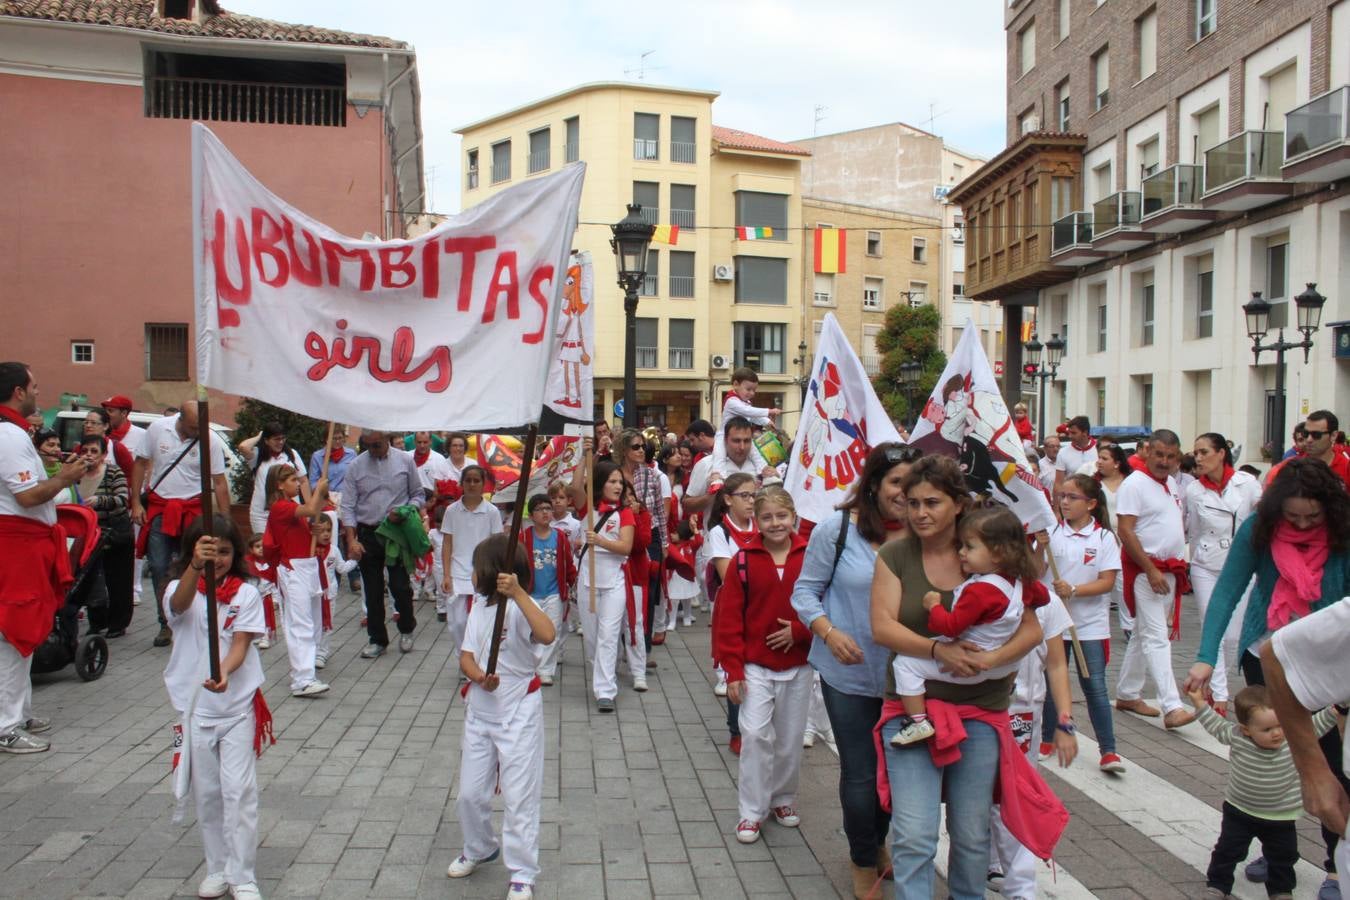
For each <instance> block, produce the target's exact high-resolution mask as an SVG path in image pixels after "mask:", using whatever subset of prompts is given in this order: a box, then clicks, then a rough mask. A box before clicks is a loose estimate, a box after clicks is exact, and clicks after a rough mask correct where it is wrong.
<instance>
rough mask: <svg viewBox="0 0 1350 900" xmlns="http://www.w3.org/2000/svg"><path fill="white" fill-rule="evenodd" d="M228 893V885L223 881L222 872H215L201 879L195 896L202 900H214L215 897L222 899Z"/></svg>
mask: <svg viewBox="0 0 1350 900" xmlns="http://www.w3.org/2000/svg"><path fill="white" fill-rule="evenodd" d="M229 892H230V883H229V882H228V881H226V880H225V875H224V873H222V872H216V873H214V874H211V875H207V876H206V877H205V878H203V879H202V883H201V884H199V885H197V896H198V897H202V898H203V900H214V898H216V897H224V896H225V895H226V894H228V893H229Z"/></svg>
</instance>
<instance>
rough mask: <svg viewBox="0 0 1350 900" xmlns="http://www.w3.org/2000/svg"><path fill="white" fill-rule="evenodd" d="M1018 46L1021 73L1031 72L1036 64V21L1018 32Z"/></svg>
mask: <svg viewBox="0 0 1350 900" xmlns="http://www.w3.org/2000/svg"><path fill="white" fill-rule="evenodd" d="M1017 47H1018V52H1019V54H1020V58H1021V63H1022V68H1021V70H1020V71H1021V74H1023V75H1025V74H1027V73H1028V72H1030V71H1031V70H1032V69H1033V68H1034V67H1035V65H1036V23H1035V22H1034V21H1033V22H1032V23H1030V24H1029V25H1027V27H1026V28H1023V29H1022V30H1021V31H1019V32H1018V33H1017Z"/></svg>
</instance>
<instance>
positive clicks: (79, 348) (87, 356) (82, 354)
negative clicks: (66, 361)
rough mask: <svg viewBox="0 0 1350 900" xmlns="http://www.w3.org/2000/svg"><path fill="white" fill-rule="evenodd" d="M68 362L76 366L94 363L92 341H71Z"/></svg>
mask: <svg viewBox="0 0 1350 900" xmlns="http://www.w3.org/2000/svg"><path fill="white" fill-rule="evenodd" d="M70 361H71V362H73V363H75V364H76V365H81V366H84V365H90V364H92V363H93V362H94V342H93V341H71V342H70Z"/></svg>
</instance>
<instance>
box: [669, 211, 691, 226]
mask: <svg viewBox="0 0 1350 900" xmlns="http://www.w3.org/2000/svg"><path fill="white" fill-rule="evenodd" d="M670 224H672V225H678V226H680V228H682V229H683V230H685V231H693V230H694V211H693V210H692V209H675V208H673V207H672V208H671V210H670Z"/></svg>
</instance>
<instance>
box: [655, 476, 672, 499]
mask: <svg viewBox="0 0 1350 900" xmlns="http://www.w3.org/2000/svg"><path fill="white" fill-rule="evenodd" d="M656 475H657V477H658V478H660V479H661V499H662V500H666V501H669V500H670V498H671V497H674V496H675V491H674V488H672V487H671V486H670V476H669V475H667V474H666V473H665V472H662V471H661V470H660V469H657V470H656Z"/></svg>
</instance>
